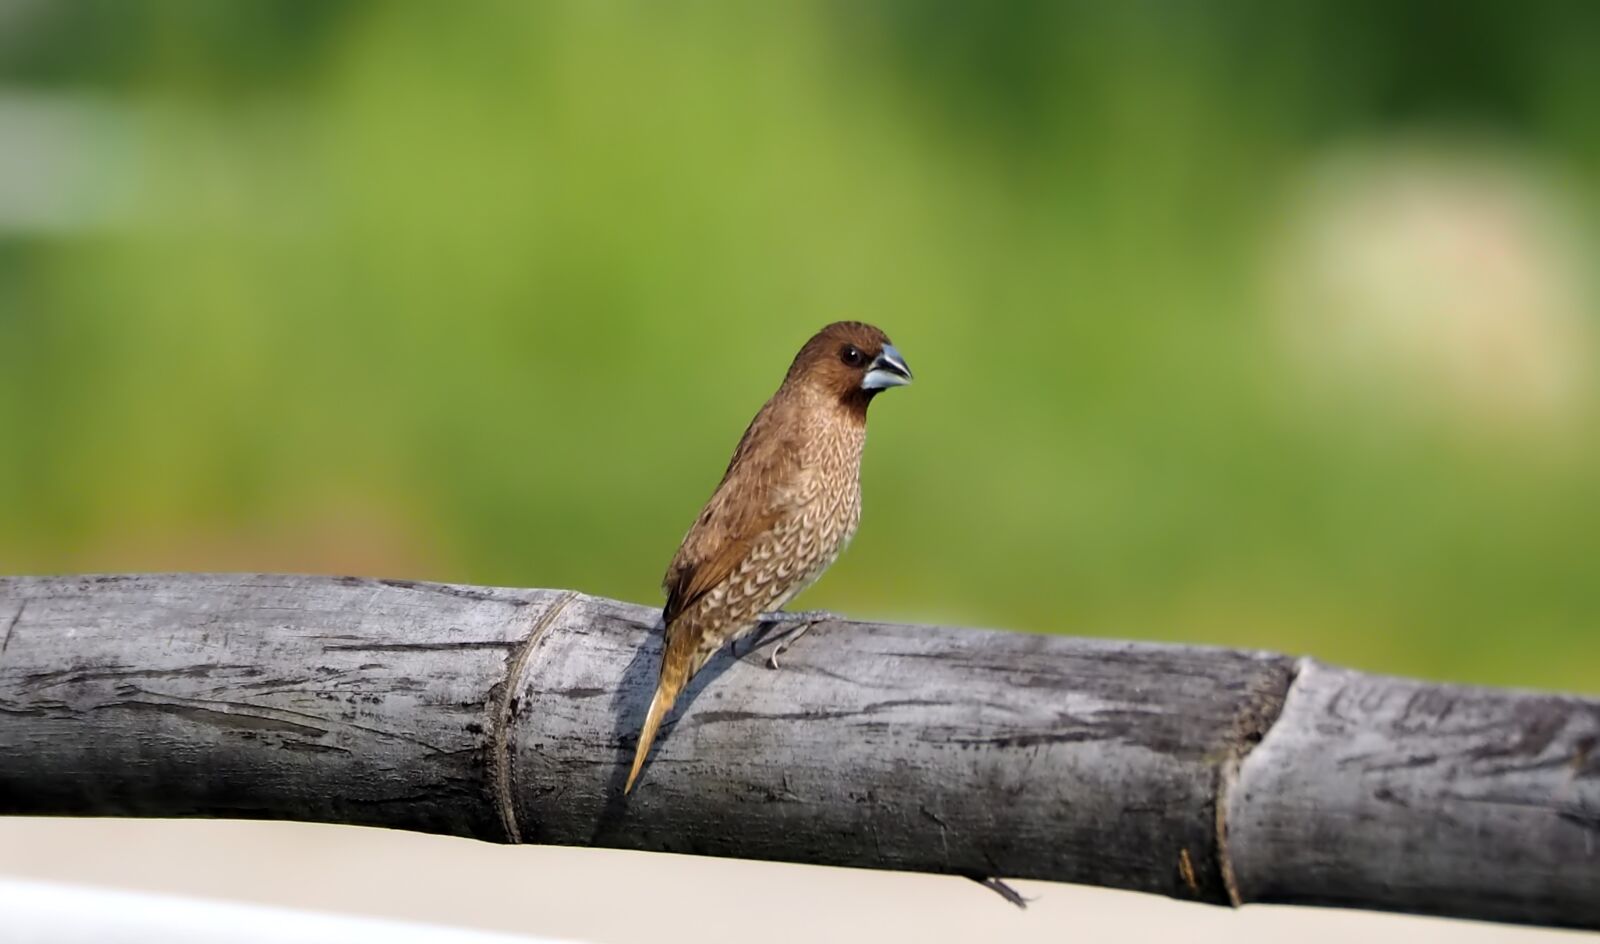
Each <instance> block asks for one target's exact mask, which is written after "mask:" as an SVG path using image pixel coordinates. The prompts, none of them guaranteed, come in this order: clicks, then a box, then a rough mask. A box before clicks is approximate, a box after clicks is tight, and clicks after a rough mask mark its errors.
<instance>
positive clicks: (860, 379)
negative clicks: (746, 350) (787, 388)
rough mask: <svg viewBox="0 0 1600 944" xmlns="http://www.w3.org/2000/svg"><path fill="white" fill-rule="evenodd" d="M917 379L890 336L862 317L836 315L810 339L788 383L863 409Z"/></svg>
mask: <svg viewBox="0 0 1600 944" xmlns="http://www.w3.org/2000/svg"><path fill="white" fill-rule="evenodd" d="M910 382H911V368H909V367H907V366H906V361H905V358H903V357H901V356H900V352H899V351H897V350H895V346H894V345H893V344H891V343H889V336H888V335H886V334H884V333H883V332H882V331H880V330H878V329H877V328H874V327H873V326H872V325H869V324H862V323H861V322H859V321H836V322H834V323H833V324H831V325H828V326H827V327H826V328H823V329H822V330H821V331H818V332H817V333H816V334H815V335H812V337H811V340H809V341H807V342H806V344H805V347H802V348H801V349H800V353H799V354H797V355H796V356H795V359H794V364H793V365H791V366H790V368H789V374H788V376H787V377H786V378H785V379H784V383H785V384H797V383H802V384H807V385H815V386H816V387H818V388H820V389H823V390H826V391H827V392H829V393H832V394H833V395H835V396H837V397H838V398H839V400H840V402H841V403H844V404H846V405H851V406H859V408H860V409H861V410H863V411H865V409H866V405H867V403H868V402H870V401H871V400H872V398H873V396H875V395H876V394H878V393H880V392H882V391H884V390H887V389H889V388H890V387H902V386H905V385H906V384H908V383H910Z"/></svg>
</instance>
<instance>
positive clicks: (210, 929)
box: [0, 878, 554, 944]
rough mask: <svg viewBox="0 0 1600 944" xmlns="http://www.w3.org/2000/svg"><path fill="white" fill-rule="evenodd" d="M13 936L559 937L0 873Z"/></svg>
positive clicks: (447, 941) (250, 943)
mask: <svg viewBox="0 0 1600 944" xmlns="http://www.w3.org/2000/svg"><path fill="white" fill-rule="evenodd" d="M0 939H3V940H5V941H6V942H7V944H212V942H215V941H232V942H235V944H255V942H261V944H286V942H291V941H292V942H296V944H540V942H545V944H554V942H553V941H551V940H550V939H549V938H543V939H540V938H531V937H523V936H521V935H510V934H490V933H486V932H483V931H466V930H461V929H459V928H446V927H440V926H438V925H424V924H410V923H403V922H398V921H386V920H382V919H377V918H353V917H347V916H342V915H332V914H317V913H314V912H309V911H290V910H287V909H284V908H268V907H264V906H262V905H238V904H227V903H223V902H217V901H206V900H205V899H200V898H182V897H179V896H176V895H156V894H151V893H149V892H130V891H118V890H114V889H106V888H91V887H87V886H79V885H57V884H53V883H48V882H32V881H23V880H19V879H5V878H0Z"/></svg>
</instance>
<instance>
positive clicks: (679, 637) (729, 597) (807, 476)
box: [623, 321, 911, 793]
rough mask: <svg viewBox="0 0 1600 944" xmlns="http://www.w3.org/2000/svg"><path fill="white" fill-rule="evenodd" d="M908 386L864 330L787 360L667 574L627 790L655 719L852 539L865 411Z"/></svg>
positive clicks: (888, 349)
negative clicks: (655, 676) (653, 678)
mask: <svg viewBox="0 0 1600 944" xmlns="http://www.w3.org/2000/svg"><path fill="white" fill-rule="evenodd" d="M910 382H911V370H910V369H909V368H908V367H906V362H905V360H904V359H902V358H901V357H900V352H899V351H897V350H895V348H894V345H893V344H890V343H889V338H888V336H887V335H885V334H884V333H883V332H882V331H880V330H878V329H877V328H874V327H873V326H872V325H868V324H861V323H859V322H854V321H841V322H837V323H835V324H831V325H828V326H827V327H826V328H823V329H822V330H821V331H818V332H817V333H816V335H815V336H814V337H812V338H811V340H809V341H807V342H806V344H805V346H804V347H802V348H801V349H800V353H799V354H797V355H796V356H795V359H794V363H793V364H791V365H790V367H789V373H788V374H786V375H785V376H784V378H783V385H782V386H780V387H779V388H778V392H777V393H774V394H773V395H772V399H770V400H768V401H767V403H766V405H765V406H763V407H762V408H761V411H760V412H759V413H757V414H756V417H755V419H753V420H751V421H750V426H749V428H748V429H746V430H745V431H744V437H743V438H741V439H740V440H739V445H738V447H737V448H735V449H734V451H733V459H732V460H731V461H730V462H729V463H728V470H727V471H726V472H724V473H723V475H722V482H721V484H719V485H718V486H717V490H716V491H715V492H713V493H712V495H711V499H710V500H709V501H707V502H706V506H705V508H704V509H702V510H701V512H700V517H698V518H696V519H695V522H694V525H693V526H692V527H690V528H689V533H688V534H687V535H685V536H684V539H683V544H682V545H680V546H679V548H678V553H677V554H676V555H675V556H674V557H673V558H672V563H671V564H670V565H669V566H668V567H667V575H666V578H665V579H664V580H663V582H662V589H663V590H665V591H666V594H667V605H666V608H665V609H664V610H663V611H662V622H663V624H664V625H665V626H666V649H665V651H664V652H663V653H662V656H661V677H660V681H659V682H658V683H657V684H656V694H655V697H654V698H653V699H651V700H650V710H649V712H648V713H647V714H646V715H645V721H644V728H643V729H642V730H641V731H640V733H639V746H638V748H637V749H636V750H635V751H634V755H633V769H632V770H631V771H630V772H629V773H628V782H627V785H626V786H624V787H623V792H624V793H627V792H629V791H631V790H632V789H633V783H634V781H635V780H636V779H637V778H638V776H639V770H640V768H641V767H643V766H644V759H645V755H647V754H648V753H649V752H650V745H651V744H652V743H653V742H654V741H655V737H656V730H657V729H658V728H659V727H660V726H661V720H662V719H663V718H665V717H666V715H667V712H668V711H670V710H671V709H672V704H673V702H675V701H676V700H677V698H678V694H679V693H680V692H682V691H683V687H684V686H685V685H687V684H688V682H689V679H690V678H692V677H693V676H694V674H695V673H696V672H698V671H700V668H701V666H703V665H705V663H706V660H707V659H709V658H711V655H712V653H714V652H716V651H717V650H718V649H720V648H722V646H723V645H724V644H726V643H727V642H729V641H730V640H737V639H739V638H740V637H742V636H744V635H746V634H747V633H749V632H750V631H751V630H752V629H754V628H755V627H757V626H759V625H761V624H762V623H763V622H768V621H771V620H770V616H769V613H770V611H774V610H778V609H781V608H782V607H783V605H784V604H785V603H788V602H789V600H790V599H791V598H792V597H794V596H795V594H797V593H799V592H800V591H802V590H804V589H805V588H806V587H808V586H810V584H811V583H812V582H813V581H815V580H816V579H817V578H818V577H820V576H822V572H823V571H824V570H827V569H828V565H829V564H832V563H833V561H834V559H835V558H836V557H838V556H839V552H840V551H842V550H844V547H845V545H846V544H848V543H849V541H850V538H851V536H852V535H854V534H855V530H856V525H857V524H858V523H859V522H860V520H861V448H862V446H863V444H865V442H866V438H867V406H868V404H870V403H871V402H872V398H873V397H874V396H876V395H877V394H878V393H879V392H881V391H883V390H887V389H888V388H890V387H898V386H902V385H904V384H908V383H910ZM807 626H809V623H807V624H806V625H804V626H802V627H801V630H800V631H801V632H803V631H804V630H805V629H806V628H807ZM798 635H799V633H795V634H793V635H791V637H790V639H789V641H790V642H792V641H793V639H794V638H795V637H796V636H798ZM773 667H774V668H776V656H774V661H773Z"/></svg>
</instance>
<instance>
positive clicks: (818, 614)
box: [760, 610, 840, 670]
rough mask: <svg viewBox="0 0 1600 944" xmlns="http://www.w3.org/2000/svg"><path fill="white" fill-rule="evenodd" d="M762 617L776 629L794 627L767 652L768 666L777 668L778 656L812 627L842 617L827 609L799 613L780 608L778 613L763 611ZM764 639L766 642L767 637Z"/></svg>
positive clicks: (763, 621) (764, 621) (769, 625)
mask: <svg viewBox="0 0 1600 944" xmlns="http://www.w3.org/2000/svg"><path fill="white" fill-rule="evenodd" d="M760 618H761V622H762V623H763V624H764V625H766V626H768V627H771V628H774V629H775V628H777V627H779V626H793V627H794V628H793V629H788V630H785V631H784V633H783V634H782V635H781V636H779V637H778V640H777V641H776V642H774V643H773V644H772V651H771V652H769V653H768V654H767V668H769V669H774V670H776V669H778V668H781V667H780V666H779V665H778V656H780V655H783V654H784V653H785V652H787V651H789V647H790V646H792V645H794V641H795V640H796V639H799V638H800V637H801V636H804V635H805V634H806V632H807V631H808V630H810V629H811V627H813V626H815V625H817V624H818V623H826V622H828V621H830V620H837V619H839V618H840V617H839V614H837V613H830V612H828V611H827V610H801V611H799V612H797V613H788V612H785V611H782V610H779V611H778V612H776V613H762V614H761V617H760ZM762 641H763V642H765V639H763V640H762Z"/></svg>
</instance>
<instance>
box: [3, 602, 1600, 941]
mask: <svg viewBox="0 0 1600 944" xmlns="http://www.w3.org/2000/svg"><path fill="white" fill-rule="evenodd" d="M658 615H659V613H658V611H657V610H655V609H651V608H646V607H641V606H634V605H630V604H625V603H618V602H615V601H611V600H606V599H602V598H596V597H590V596H585V595H582V594H576V593H570V592H564V591H552V590H510V589H490V588H480V587H465V586H453V585H445V584H430V583H415V582H410V581H393V580H391V581H384V580H369V579H364V578H333V577H297V576H274V575H164V576H112V577H59V578H0V758H3V762H0V813H16V814H60V815H125V816H229V817H250V818H269V819H271V818H277V819H297V820H309V821H319V822H332V823H350V824H358V825H369V826H387V827H392V828H400V829H412V830H423V831H429V832H439V833H448V834H453V835H460V836H470V837H475V838H478V839H484V840H489V841H494V842H518V841H521V842H538V843H554V844H568V845H586V846H607V847H616V848H628V849H644V850H668V851H673V852H685V853H695V854H702V855H719V856H737V857H744V858H763V859H778V860H786V861H793V862H806V863H818V864H830V865H846V866H862V867H870V868H887V869H906V870H918V871H929V872H944V873H952V874H969V875H997V876H1003V877H1010V878H1039V879H1051V880H1057V881H1070V882H1081V883H1087V884H1094V885H1103V886H1110V887H1116V888H1128V889H1136V890H1140V891H1148V892H1157V893H1160V894H1164V895H1170V896H1173V897H1177V898H1184V899H1191V900H1196V901H1205V902H1212V903H1218V904H1228V903H1239V902H1247V901H1277V902H1300V903H1315V904H1339V905H1348V906H1354V907H1364V908H1375V909H1385V910H1401V911H1417V912H1423V913H1433V914H1445V915H1454V916H1458V917H1471V918H1490V919H1496V920H1507V921H1523V922H1532V923H1540V924H1552V925H1566V926H1576V927H1591V928H1600V893H1597V892H1600V741H1597V739H1600V703H1597V702H1595V701H1593V700H1583V699H1577V698H1563V697H1558V696H1548V695H1536V694H1524V693H1515V692H1506V691H1494V690H1485V689H1471V688H1462V687H1454V686H1443V685H1430V684H1424V683H1420V682H1413V681H1408V680H1402V679H1387V678H1379V677H1375V676H1367V675H1362V674H1360V673H1354V672H1347V671H1344V670H1338V669H1331V668H1327V667H1324V666H1319V665H1315V664H1311V663H1306V664H1303V665H1297V664H1296V663H1295V662H1294V661H1293V660H1291V659H1289V658H1287V657H1284V656H1278V655H1274V654H1270V653H1256V652H1237V651H1231V650H1224V649H1208V648H1196V647H1182V646H1164V645H1153V644H1135V643H1123V642H1113V641H1101V640H1084V639H1067V638H1061V637H1050V636H1032V635H1022V634H1013V633H997V632H986V631H975V630H957V629H950V628H943V627H931V626H902V625H890V624H875V623H855V622H837V623H824V624H821V625H818V626H817V627H815V628H814V629H813V630H812V631H811V633H810V634H809V635H807V636H806V637H805V638H804V639H803V640H802V641H801V642H800V643H799V644H797V645H796V646H795V647H794V648H793V649H792V650H790V652H789V653H788V655H787V657H786V659H785V662H784V668H783V670H782V671H778V672H773V671H771V670H769V669H767V668H766V667H765V665H763V664H762V663H761V660H760V658H759V657H757V656H747V657H746V658H744V659H734V658H732V657H731V656H729V655H728V654H726V653H723V654H719V655H718V656H717V657H716V658H714V659H713V660H712V662H711V663H710V664H709V665H708V666H707V667H706V669H705V670H704V671H702V672H701V673H700V675H699V676H697V677H696V678H695V680H694V681H693V683H692V684H691V685H690V687H689V688H688V690H687V691H686V693H685V695H684V697H683V699H682V700H681V702H680V704H679V707H678V709H677V711H676V712H674V715H673V716H672V718H671V719H670V720H669V722H668V724H667V726H666V727H665V728H664V734H663V736H662V738H661V739H660V741H659V743H658V746H657V748H656V751H655V752H654V753H653V754H652V755H651V760H650V763H649V765H648V766H647V767H646V768H645V773H644V775H643V777H642V779H641V782H640V784H639V786H638V787H637V788H636V790H635V793H634V795H633V796H632V797H630V798H628V799H627V801H626V802H625V801H624V800H623V798H622V796H621V790H622V779H623V777H624V775H625V773H626V767H627V763H628V761H629V760H630V759H631V752H632V748H633V744H634V737H635V734H636V730H637V728H638V724H639V719H640V717H641V716H642V714H643V712H644V710H645V706H646V704H647V703H648V701H649V698H650V695H651V691H652V688H653V685H654V682H655V671H656V660H657V659H658V657H659V651H660V650H659V647H660V634H659V632H657V631H656V630H655V628H654V627H655V624H656V621H657V617H658ZM1286 695H1287V701H1285V696H1286Z"/></svg>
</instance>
